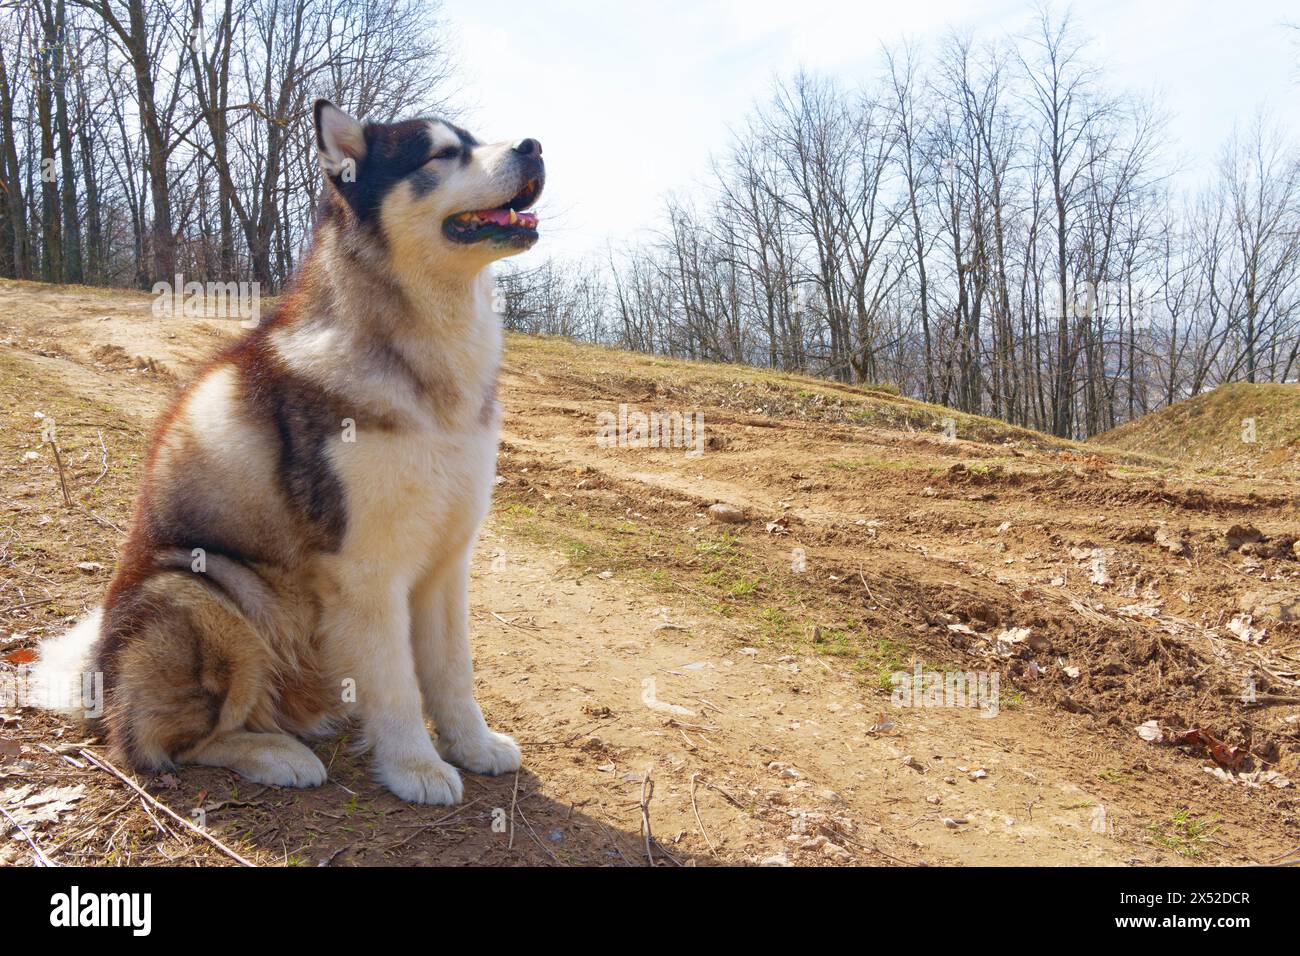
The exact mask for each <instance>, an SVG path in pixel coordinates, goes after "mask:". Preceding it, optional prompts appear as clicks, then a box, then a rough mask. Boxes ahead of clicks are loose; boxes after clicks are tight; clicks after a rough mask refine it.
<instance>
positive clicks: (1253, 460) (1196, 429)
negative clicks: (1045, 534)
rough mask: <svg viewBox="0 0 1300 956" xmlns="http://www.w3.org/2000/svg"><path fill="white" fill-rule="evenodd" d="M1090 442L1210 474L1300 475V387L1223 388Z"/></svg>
mask: <svg viewBox="0 0 1300 956" xmlns="http://www.w3.org/2000/svg"><path fill="white" fill-rule="evenodd" d="M1252 423H1253V427H1252ZM1092 442H1093V443H1094V444H1098V445H1105V446H1108V447H1110V448H1116V449H1124V450H1127V451H1131V452H1136V453H1141V454H1147V455H1155V456H1159V457H1162V458H1170V459H1175V460H1177V461H1181V462H1184V463H1185V464H1187V465H1189V466H1193V467H1195V468H1196V469H1197V470H1200V471H1208V472H1211V473H1213V472H1220V471H1221V472H1238V473H1259V474H1268V475H1272V474H1289V475H1296V474H1300V385H1277V384H1272V383H1266V384H1258V385H1257V384H1251V383H1249V382H1235V383H1233V384H1230V385H1221V386H1219V387H1218V388H1216V389H1214V391H1212V392H1207V393H1205V394H1203V395H1197V396H1196V397H1195V398H1190V399H1187V400H1186V401H1182V402H1177V403H1175V404H1173V405H1170V406H1168V407H1167V408H1162V409H1160V410H1159V411H1156V412H1152V413H1151V414H1150V415H1145V416H1143V417H1142V418H1139V419H1136V420H1134V421H1131V422H1129V423H1128V424H1125V425H1121V426H1120V427H1119V428H1115V429H1113V430H1111V431H1109V432H1106V433H1104V434H1102V435H1098V436H1097V437H1096V438H1094V439H1093V440H1092Z"/></svg>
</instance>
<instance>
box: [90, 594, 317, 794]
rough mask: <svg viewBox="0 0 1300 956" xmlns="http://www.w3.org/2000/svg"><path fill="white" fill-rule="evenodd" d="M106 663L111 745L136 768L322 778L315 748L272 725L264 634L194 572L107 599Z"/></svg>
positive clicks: (304, 781)
mask: <svg viewBox="0 0 1300 956" xmlns="http://www.w3.org/2000/svg"><path fill="white" fill-rule="evenodd" d="M100 660H101V666H102V667H103V668H104V670H105V671H106V672H107V673H108V674H110V675H111V680H106V681H105V683H106V684H108V685H109V698H108V704H107V708H106V714H105V717H106V720H107V724H108V737H109V742H110V743H111V744H112V745H113V748H114V750H115V751H117V752H119V753H121V754H122V755H123V756H124V757H125V759H126V760H127V761H128V762H129V763H130V764H131V765H132V766H134V767H136V768H137V769H140V770H158V769H161V768H162V767H167V766H171V765H172V764H174V763H197V764H203V765H206V766H215V767H228V768H229V769H231V770H234V771H235V772H236V773H238V774H240V775H242V776H244V777H247V778H248V779H249V780H252V781H255V782H258V783H267V784H276V785H279V786H290V787H308V786H319V785H320V784H321V783H323V782H324V780H325V768H324V766H323V765H322V764H321V762H320V760H319V759H318V758H317V757H316V755H315V754H313V753H312V752H311V751H310V750H309V749H307V747H306V746H304V745H303V744H301V743H299V742H298V741H296V740H294V739H293V738H292V737H289V736H287V735H285V734H282V733H275V732H269V731H275V730H276V729H277V728H276V725H275V707H274V702H273V699H272V687H271V681H270V674H271V654H270V651H269V649H268V646H267V643H266V641H265V639H264V637H263V636H262V635H261V634H259V633H258V630H257V628H256V627H255V626H254V625H253V624H252V623H251V622H250V620H249V619H248V618H247V617H246V616H245V615H244V613H243V612H242V611H241V610H240V608H239V607H238V605H236V603H235V602H234V601H233V600H231V599H230V598H229V597H227V596H226V595H225V594H224V593H222V591H221V590H220V589H219V588H218V587H214V586H212V584H211V583H207V582H205V581H204V580H203V579H201V578H200V577H198V575H197V574H195V573H192V572H188V571H165V572H162V573H160V574H156V575H154V576H153V577H151V578H149V579H148V580H146V581H144V582H142V583H141V584H140V585H138V589H137V590H136V591H135V592H134V593H132V594H130V595H128V596H127V597H125V598H123V599H122V600H121V601H120V602H119V603H117V604H116V605H113V604H110V606H109V607H107V608H106V610H105V624H104V637H103V640H102V643H101V647H100ZM254 731H263V732H261V733H258V732H254Z"/></svg>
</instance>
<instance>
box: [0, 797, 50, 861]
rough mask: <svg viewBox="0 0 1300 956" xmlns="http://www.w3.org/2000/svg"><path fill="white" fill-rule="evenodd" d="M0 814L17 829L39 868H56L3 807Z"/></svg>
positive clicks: (0, 808)
mask: <svg viewBox="0 0 1300 956" xmlns="http://www.w3.org/2000/svg"><path fill="white" fill-rule="evenodd" d="M0 813H3V814H4V815H5V819H6V820H8V821H9V822H10V823H12V824H13V825H14V826H15V827H17V828H18V832H19V833H21V834H22V835H23V839H25V840H26V841H27V845H28V846H30V847H31V848H32V852H33V853H35V854H36V861H37V862H38V863H40V865H41V866H58V864H57V863H55V862H53V861H52V860H51V859H50V858H49V857H48V856H46V855H45V854H44V853H42V852H41V848H40V847H38V846H37V845H36V841H35V840H33V839H32V838H31V835H30V834H29V833H28V832H27V831H26V830H24V829H23V825H22V824H21V823H19V822H18V821H17V820H15V819H14V818H13V817H11V816H10V815H9V811H8V810H6V809H5V808H4V807H0Z"/></svg>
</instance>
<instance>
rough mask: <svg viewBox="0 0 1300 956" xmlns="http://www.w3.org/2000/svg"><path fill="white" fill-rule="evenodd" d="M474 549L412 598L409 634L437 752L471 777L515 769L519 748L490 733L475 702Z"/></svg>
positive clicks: (430, 579)
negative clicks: (471, 643) (471, 616)
mask: <svg viewBox="0 0 1300 956" xmlns="http://www.w3.org/2000/svg"><path fill="white" fill-rule="evenodd" d="M471 548H472V543H471V544H469V545H466V546H465V548H464V550H463V551H462V553H460V554H458V555H455V556H454V557H451V558H450V559H449V560H447V561H446V562H444V563H443V564H442V566H441V567H440V568H438V569H436V570H435V571H433V572H431V573H430V574H429V575H428V576H427V577H426V578H425V579H424V580H423V581H422V582H420V585H419V586H418V587H417V588H416V589H415V591H414V592H413V593H412V595H411V613H412V630H411V638H412V643H413V645H414V648H415V659H416V665H417V667H418V669H419V674H420V687H421V690H422V691H423V692H424V706H425V710H426V712H427V713H428V714H429V716H430V717H431V718H432V719H433V724H434V727H436V728H437V731H438V752H439V753H441V754H442V755H443V756H444V757H446V758H447V759H448V760H450V761H451V762H452V763H454V764H456V765H457V766H459V767H464V768H465V769H466V770H470V771H473V772H474V773H487V774H500V773H509V772H510V771H512V770H518V769H519V761H520V755H519V745H518V744H516V743H515V742H514V741H513V740H512V739H510V738H509V737H507V736H506V735H505V734H498V733H494V732H493V731H491V730H489V729H488V726H487V723H486V722H485V721H484V720H483V711H482V710H481V709H480V708H479V705H478V701H476V700H475V699H474V661H473V658H472V656H471V654H470V646H469V562H470V551H471Z"/></svg>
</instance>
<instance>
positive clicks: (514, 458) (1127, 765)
mask: <svg viewBox="0 0 1300 956" xmlns="http://www.w3.org/2000/svg"><path fill="white" fill-rule="evenodd" d="M235 332H237V327H236V326H235V324H234V323H233V322H227V321H222V320H216V319H212V320H208V321H193V320H188V321H187V320H167V321H162V320H159V319H157V318H155V317H154V316H152V315H151V314H150V311H149V300H148V298H147V297H144V296H138V295H134V294H130V293H113V294H109V295H106V294H104V293H102V292H100V291H95V290H83V289H68V288H54V287H44V286H39V285H35V284H26V283H24V284H19V283H4V284H0V345H2V347H0V394H2V397H3V400H4V405H5V409H6V410H5V412H4V413H3V419H2V420H0V425H2V426H3V428H0V482H2V483H3V495H2V497H3V501H2V502H0V504H2V506H3V512H2V513H3V524H2V525H0V661H3V660H7V661H8V663H3V664H0V668H3V669H2V670H0V677H3V676H4V675H5V674H6V673H12V672H13V670H14V667H15V665H16V664H17V663H18V662H21V660H22V659H23V657H22V653H23V651H24V650H25V649H27V648H29V647H30V646H32V645H33V644H34V643H35V642H36V641H37V640H38V639H39V638H40V637H42V636H44V635H45V634H47V633H52V632H55V631H58V630H61V629H62V628H64V627H66V625H67V622H68V621H69V620H71V619H74V618H75V617H76V616H77V615H79V614H80V613H82V612H83V611H84V610H85V609H86V608H89V607H92V606H94V604H95V603H96V602H97V601H98V600H99V598H100V596H101V594H102V592H103V589H104V587H105V585H106V583H107V581H108V578H109V576H110V573H111V569H112V566H113V562H114V561H115V559H116V553H117V547H118V545H119V544H120V542H121V540H122V535H121V530H122V529H124V528H125V527H126V524H127V522H128V521H129V518H130V508H131V498H132V495H133V490H134V482H135V481H136V479H137V478H138V475H139V465H140V460H141V456H142V455H143V452H144V448H145V441H146V437H147V433H148V424H149V421H150V419H151V417H152V416H153V415H154V414H155V413H156V412H157V410H158V409H159V408H160V406H161V405H162V404H163V403H164V402H165V401H166V398H167V396H168V395H169V394H170V393H171V392H172V391H173V390H174V388H175V387H176V384H177V381H178V380H183V379H184V378H185V376H186V375H187V374H188V373H189V372H190V371H191V370H192V369H193V368H194V367H195V366H196V365H197V363H199V362H200V361H201V360H202V358H203V357H204V356H205V355H206V354H207V353H209V352H210V351H211V350H212V349H213V348H214V346H215V345H216V344H218V342H219V341H220V340H222V339H224V338H225V337H227V336H229V335H232V334H234V333H235ZM501 398H502V401H503V403H504V405H505V408H506V413H507V414H506V420H505V425H504V434H503V436H502V438H503V441H502V454H501V457H500V465H499V471H500V478H499V480H498V481H499V484H498V491H497V503H496V508H495V510H494V515H493V517H492V519H491V520H490V522H489V525H488V528H487V529H486V532H485V535H484V537H483V540H482V542H481V544H480V547H479V551H478V555H477V561H476V567H475V574H474V582H473V595H472V597H473V609H474V610H473V615H474V624H475V628H476V635H475V641H476V662H477V668H478V675H479V689H480V695H481V701H482V704H483V707H484V710H485V712H486V713H487V714H488V716H489V721H490V722H491V723H492V724H493V725H494V726H495V727H496V728H497V729H500V730H503V731H506V732H509V733H511V734H513V735H514V736H515V737H516V738H517V739H518V740H519V741H520V742H521V744H522V745H523V750H524V755H525V760H524V769H523V771H521V773H520V774H519V775H518V776H517V778H516V777H513V776H511V777H507V778H498V779H490V778H482V777H476V776H473V775H466V800H465V802H464V803H463V804H462V805H461V806H459V807H455V808H424V807H412V806H409V805H406V804H404V803H402V802H401V801H399V800H397V799H396V798H394V797H392V796H391V795H389V794H387V793H386V792H385V791H383V790H382V788H379V787H378V786H376V785H375V784H373V783H372V782H371V781H370V780H369V779H368V777H367V770H366V762H365V759H364V757H357V756H356V755H354V754H352V752H351V751H350V749H349V746H348V741H347V739H346V738H344V739H339V740H334V739H332V740H325V741H319V742H317V745H316V746H317V752H318V753H320V754H321V756H322V759H324V760H325V761H326V763H327V764H328V766H329V768H330V780H329V782H328V783H327V784H326V785H325V786H324V787H323V788H321V789H319V790H315V791H307V792H299V791H288V790H279V789H274V788H262V787H255V786H249V785H247V784H245V783H243V782H242V781H240V780H238V779H237V778H235V777H234V776H233V775H232V774H229V773H227V772H224V771H215V770H205V769H184V770H181V771H179V772H176V773H169V774H162V775H159V776H157V777H150V778H144V779H140V780H139V781H138V782H139V784H140V786H142V787H143V788H144V790H145V791H146V792H147V793H148V794H150V796H151V798H152V799H153V800H157V801H159V802H160V803H161V804H163V805H165V806H167V807H169V808H171V809H172V810H173V811H174V812H175V813H176V814H177V815H179V816H180V817H183V818H185V819H186V820H197V821H199V822H201V823H203V825H204V826H205V827H206V830H207V832H208V833H210V834H212V835H214V836H216V837H217V838H218V839H219V840H220V841H222V843H223V845H224V846H225V847H227V848H228V849H229V850H230V851H232V852H233V853H234V854H237V855H239V856H242V857H243V858H245V859H247V860H249V861H252V862H256V863H259V864H285V863H287V864H291V865H322V864H325V865H336V866H337V865H371V864H393V863H398V864H411V865H420V864H443V863H445V864H462V863H475V864H477V863H484V864H546V865H567V864H613V865H646V864H647V863H648V862H649V860H651V859H653V860H654V862H655V863H656V864H658V865H665V866H672V865H708V864H712V863H715V862H722V863H745V864H751V863H762V862H769V863H784V862H788V863H792V864H816V865H854V864H870V865H943V864H988V863H993V864H1011V865H1014V864H1047V865H1088V864H1110V865H1125V864H1132V865H1176V864H1184V863H1207V862H1208V863H1217V864H1242V863H1249V862H1266V861H1269V860H1274V859H1278V858H1284V857H1285V855H1286V854H1287V853H1289V852H1292V851H1294V850H1295V849H1296V847H1297V845H1300V820H1298V819H1297V809H1298V808H1297V790H1296V787H1295V786H1294V785H1293V784H1291V783H1290V782H1291V781H1292V780H1300V681H1298V679H1297V671H1298V670H1300V623H1298V622H1297V621H1296V620H1294V619H1293V618H1292V613H1293V607H1292V604H1291V603H1290V602H1291V601H1292V600H1295V601H1300V583H1297V582H1298V579H1300V561H1297V560H1296V555H1295V552H1294V551H1293V549H1292V542H1293V541H1294V539H1295V538H1296V537H1298V536H1300V516H1298V515H1297V513H1296V508H1295V501H1296V492H1297V490H1300V488H1298V487H1297V486H1296V485H1295V484H1291V483H1288V482H1287V481H1285V480H1281V479H1265V478H1255V477H1252V476H1249V475H1241V474H1233V473H1231V472H1225V473H1224V474H1221V475H1218V476H1215V477H1212V478H1207V477H1204V476H1197V475H1192V474H1191V472H1185V471H1184V470H1183V469H1182V468H1181V467H1180V466H1177V465H1174V464H1172V463H1170V462H1164V461H1159V460H1154V459H1143V458H1137V457H1134V456H1132V455H1131V454H1122V453H1118V452H1116V453H1111V452H1109V451H1107V450H1106V449H1104V448H1101V449H1096V448H1092V447H1087V448H1085V447H1081V446H1073V445H1071V444H1069V443H1062V442H1057V441H1054V440H1051V439H1048V438H1046V437H1045V436H1037V435H1035V434H1033V433H1029V432H1024V431H1020V430H1015V429H1009V428H1003V427H1001V426H998V425H996V424H995V423H990V422H987V421H986V420H980V419H970V418H968V417H966V416H951V417H953V418H954V420H955V423H956V431H957V437H956V440H951V441H950V440H947V438H946V437H945V435H944V434H943V433H942V430H941V429H942V426H941V424H940V422H939V421H938V420H937V419H938V417H939V416H941V415H944V414H946V413H943V411H942V410H935V409H931V408H929V407H927V406H920V405H918V404H917V403H909V402H907V401H905V400H901V399H897V398H894V397H891V396H888V395H883V394H865V393H861V392H859V391H857V390H853V389H845V388H843V387H839V386H832V385H828V384H826V383H814V382H810V381H807V380H801V379H796V378H793V377H788V376H765V375H763V374H761V373H758V372H756V371H754V370H746V369H733V368H727V367H707V366H696V365H686V364H683V363H672V362H668V361H665V360H660V359H652V358H647V357H644V356H629V355H624V354H621V353H615V352H609V351H604V350H599V349H590V348H579V347H575V346H571V345H569V344H567V343H562V342H557V341H550V340H530V339H521V338H512V339H511V340H510V342H509V347H508V355H507V367H506V370H505V374H504V375H503V377H502V382H501ZM620 403H627V404H629V405H630V406H632V407H634V408H639V409H641V410H644V411H650V410H653V409H659V410H671V411H681V412H700V413H702V414H703V416H704V419H705V422H706V434H707V439H708V441H707V448H706V450H705V453H704V454H703V455H702V456H699V457H688V456H687V455H686V454H685V452H684V451H683V450H681V449H642V448H606V447H602V446H601V445H600V444H599V443H598V442H597V441H596V438H595V436H596V431H597V415H598V414H599V413H601V412H614V413H616V412H617V410H618V406H619V404H620ZM38 413H40V414H41V415H43V416H45V419H42V418H38V417H37V414H38ZM48 418H54V419H55V420H56V421H57V422H58V426H59V429H58V442H59V445H60V453H61V458H62V461H63V464H64V471H65V480H66V482H67V484H68V487H69V493H70V498H71V500H72V502H73V505H72V507H66V506H65V505H64V503H63V500H62V493H61V491H60V485H59V479H58V471H57V468H56V466H55V462H54V457H53V449H52V447H51V446H50V445H49V444H48V443H42V441H41V426H42V422H43V421H44V420H46V419H48ZM719 502H721V503H725V504H728V505H731V506H733V507H734V508H736V509H738V510H739V511H740V512H742V516H743V518H744V520H743V521H740V522H738V523H723V522H721V521H719V520H718V517H717V516H716V515H711V514H710V510H709V509H710V506H712V505H714V504H716V503H719ZM1234 529H1235V530H1234ZM1256 537H1258V538H1259V540H1252V539H1254V538H1256ZM1294 613H1295V615H1296V616H1300V604H1296V605H1295V607H1294ZM1261 631H1262V637H1261V636H1260V633H1259V632H1261ZM1243 636H1244V638H1247V639H1249V640H1247V639H1243ZM917 666H920V667H922V668H923V669H924V670H926V671H944V672H951V671H958V670H959V671H963V672H965V671H970V672H980V673H984V674H993V673H996V674H997V676H998V678H999V688H1000V693H999V707H998V710H997V713H996V715H992V716H991V715H988V714H986V713H984V712H982V711H981V710H979V709H974V708H954V707H939V708H935V707H920V708H918V707H903V706H898V705H897V704H896V703H895V702H891V694H890V675H891V674H893V673H895V672H898V671H907V672H909V673H911V672H913V671H914V668H916V667H917ZM1153 720H1154V721H1156V722H1157V723H1158V724H1159V725H1160V726H1161V728H1162V732H1163V735H1164V738H1165V741H1166V742H1153V741H1150V740H1146V739H1143V738H1142V737H1141V736H1140V735H1139V733H1138V731H1137V728H1138V726H1139V725H1142V724H1146V723H1147V722H1149V721H1153ZM0 721H2V723H0V805H4V806H6V807H8V808H11V809H12V808H14V807H19V806H24V807H25V809H24V811H23V814H20V815H19V817H18V819H20V820H26V821H27V824H26V825H25V826H24V830H25V831H26V836H27V837H30V838H31V840H32V841H33V842H34V843H35V844H36V846H37V847H39V848H40V850H41V852H43V853H45V854H47V855H48V856H49V857H50V858H51V859H53V860H54V861H55V862H62V863H95V864H101V863H102V864H110V865H113V864H117V865H120V864H128V863H131V864H165V863H168V862H182V863H190V864H193V863H210V864H213V865H217V864H231V863H233V862H234V860H233V859H232V857H231V855H229V854H228V853H227V852H225V851H223V850H222V849H219V848H217V847H216V846H214V845H213V844H212V843H210V842H208V841H206V840H205V839H203V838H202V837H200V836H199V835H197V834H196V833H194V832H192V831H191V830H190V829H189V828H187V827H186V826H184V825H182V824H180V823H178V822H177V821H176V820H175V819H173V818H171V817H169V816H167V815H166V814H165V813H164V812H163V811H161V810H160V809H159V808H158V807H156V806H154V805H153V804H152V803H150V802H149V801H147V800H145V799H144V798H142V797H140V796H139V795H138V794H136V793H135V792H134V791H133V790H131V789H130V788H128V787H127V785H126V784H124V783H123V782H122V781H121V780H119V779H117V778H116V777H114V776H113V775H112V774H111V773H109V772H107V771H105V770H104V769H102V768H99V767H96V766H95V765H94V764H93V763H91V762H90V761H89V760H88V758H86V757H85V756H84V755H82V754H81V750H82V749H83V746H82V745H83V744H84V743H85V742H83V741H81V740H80V737H79V735H78V731H77V730H76V728H73V727H70V726H67V725H64V724H61V723H60V722H59V721H57V720H55V719H53V718H51V717H49V716H47V715H45V714H42V713H39V712H36V711H32V710H26V709H17V708H11V709H8V710H0ZM1191 730H1197V731H1200V733H1199V734H1188V733H1187V732H1188V731H1191ZM1179 735H1182V736H1179ZM1171 738H1172V739H1171ZM87 749H89V751H90V753H91V754H92V755H95V756H97V757H99V758H100V759H102V757H103V755H102V751H101V750H100V749H98V748H97V747H96V746H95V745H94V744H93V743H91V744H88V745H87ZM128 776H129V775H128ZM133 779H134V778H133ZM6 795H7V796H6ZM196 811H198V812H197V813H196ZM24 814H25V815H24ZM647 822H648V824H649V830H650V838H649V839H647V834H646V823H647ZM5 832H6V834H8V835H9V836H10V837H11V838H10V839H7V840H5V841H4V842H3V843H0V862H5V863H9V864H14V865H26V864H28V863H30V862H31V859H32V856H33V850H32V848H31V846H30V845H29V844H28V841H27V839H26V838H25V837H24V835H23V834H19V833H17V832H13V830H12V828H9V829H6V831H5Z"/></svg>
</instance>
